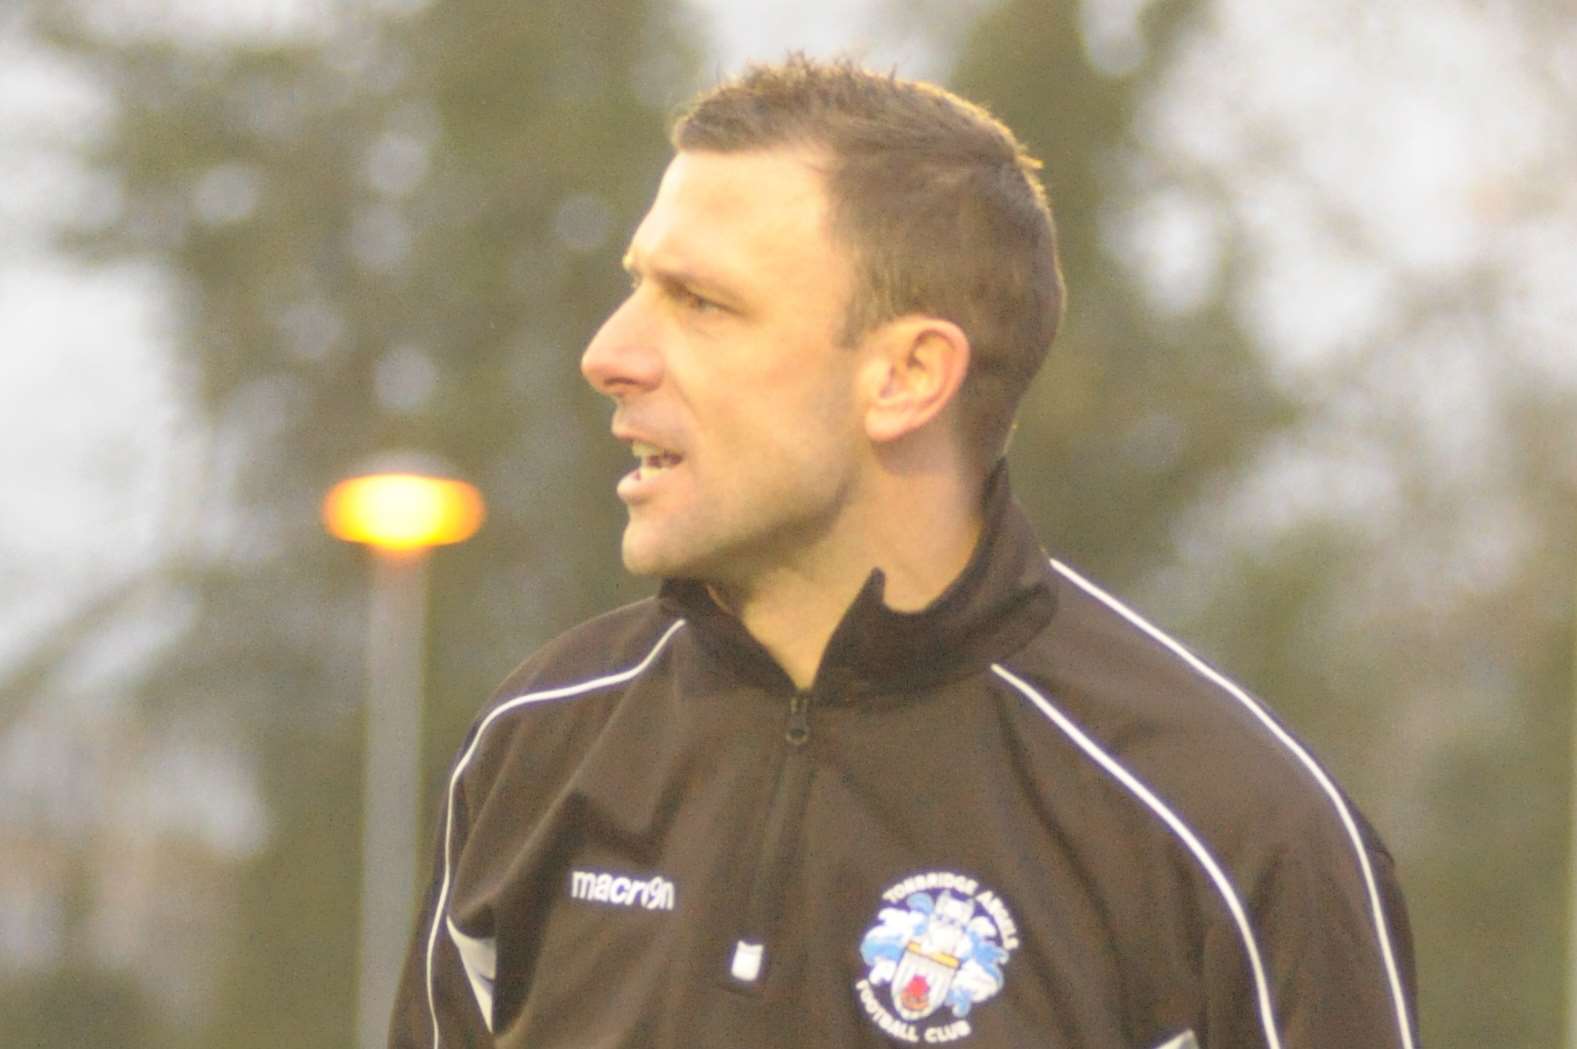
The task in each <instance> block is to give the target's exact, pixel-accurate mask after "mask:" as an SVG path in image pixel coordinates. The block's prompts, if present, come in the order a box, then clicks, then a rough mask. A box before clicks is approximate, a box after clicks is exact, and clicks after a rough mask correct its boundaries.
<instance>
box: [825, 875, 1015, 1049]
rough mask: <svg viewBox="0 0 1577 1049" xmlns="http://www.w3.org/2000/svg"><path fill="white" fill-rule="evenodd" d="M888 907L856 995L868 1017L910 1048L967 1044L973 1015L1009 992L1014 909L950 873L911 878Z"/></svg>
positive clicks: (885, 898)
mask: <svg viewBox="0 0 1577 1049" xmlns="http://www.w3.org/2000/svg"><path fill="white" fill-rule="evenodd" d="M882 902H883V903H884V904H885V906H883V907H882V908H881V910H880V912H879V913H878V914H877V923H876V924H875V925H874V926H872V927H871V928H870V929H868V930H867V931H866V933H865V937H864V939H863V940H862V941H861V943H860V957H861V958H862V959H863V960H864V962H865V966H866V971H865V975H864V977H863V978H861V979H860V980H859V981H858V982H857V983H856V984H855V986H854V989H855V992H856V994H857V995H858V996H859V1000H860V1005H861V1006H862V1007H863V1008H864V1010H865V1013H866V1015H867V1016H869V1017H870V1018H871V1020H872V1022H874V1023H875V1024H876V1026H877V1027H879V1028H881V1029H882V1031H883V1032H885V1033H886V1034H887V1035H889V1036H891V1037H893V1038H896V1039H898V1040H900V1041H904V1042H911V1043H918V1042H921V1041H924V1042H926V1043H928V1044H932V1045H936V1044H942V1043H946V1042H954V1041H958V1040H959V1039H961V1038H965V1037H967V1036H968V1035H969V1034H970V1033H971V1031H972V1030H973V1028H972V1027H971V1026H970V1023H969V1020H968V1019H967V1017H968V1016H969V1013H970V1011H971V1010H972V1009H973V1008H974V1007H975V1006H976V1005H979V1004H980V1003H981V1002H984V1001H986V1000H987V999H989V998H992V997H994V996H995V995H996V994H997V992H998V991H1000V990H1002V985H1003V981H1004V976H1003V971H1002V969H1003V966H1004V965H1005V964H1006V963H1007V960H1008V957H1009V955H1011V954H1012V953H1013V951H1014V950H1015V949H1017V947H1018V943H1019V941H1018V926H1017V925H1016V924H1015V923H1014V921H1013V916H1012V915H1011V914H1010V913H1009V912H1008V908H1007V905H1006V904H1004V903H1003V902H1002V900H1001V898H1000V897H998V896H997V894H996V893H994V892H992V891H991V890H990V889H983V888H982V887H981V886H980V883H979V882H978V881H976V880H975V879H974V878H970V877H968V876H966V875H962V874H955V873H952V872H950V871H929V872H926V873H924V874H916V875H913V876H912V877H909V878H905V879H904V880H903V881H901V882H899V883H898V884H896V885H894V886H893V887H892V888H890V889H888V890H887V891H886V892H884V893H883V894H882Z"/></svg>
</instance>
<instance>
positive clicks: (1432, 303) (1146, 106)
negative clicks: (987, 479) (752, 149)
mask: <svg viewBox="0 0 1577 1049" xmlns="http://www.w3.org/2000/svg"><path fill="white" fill-rule="evenodd" d="M1267 19H1269V20H1268V21H1267ZM1238 34H1241V35H1238ZM1563 40H1564V41H1566V43H1565V44H1564V45H1563V44H1562V43H1561V41H1563ZM1572 40H1573V33H1572V32H1571V30H1570V27H1569V26H1565V25H1562V24H1560V23H1559V21H1558V20H1556V19H1555V17H1554V15H1553V12H1552V11H1551V10H1550V9H1549V8H1548V6H1547V5H1542V4H1540V3H1537V2H1536V0H1529V2H1527V3H1523V4H1514V5H1504V6H1502V7H1499V8H1496V9H1495V10H1494V11H1488V10H1486V9H1483V8H1481V7H1479V6H1477V5H1471V4H1464V5H1455V4H1452V5H1445V6H1442V7H1440V8H1438V9H1435V10H1433V11H1432V17H1431V19H1430V20H1428V24H1427V25H1425V24H1421V23H1420V22H1419V21H1417V20H1413V19H1407V20H1399V21H1398V20H1392V19H1390V18H1389V17H1385V18H1377V17H1374V16H1373V12H1372V9H1370V8H1367V7H1365V5H1361V4H1354V5H1335V6H1332V5H1329V4H1310V5H1290V6H1288V7H1287V8H1286V9H1285V10H1284V9H1281V8H1278V9H1277V13H1276V14H1275V15H1274V16H1271V15H1269V14H1268V13H1266V12H1265V11H1264V10H1263V9H1262V8H1260V7H1259V6H1258V5H1254V4H1252V3H1247V4H1238V3H1234V2H1231V0H1214V2H1209V3H1202V2H1201V3H1194V2H1182V0H1180V2H1159V0H1158V2H1152V3H1144V2H1139V3H1098V2H1094V0H1088V2H1085V3H1081V4H1045V3H1036V2H1031V0H1005V2H1002V3H999V4H995V5H992V6H991V7H990V8H989V9H988V10H987V11H986V12H985V13H984V15H983V16H982V17H981V18H980V19H979V20H978V22H976V23H975V24H974V25H973V26H972V27H971V29H970V32H969V33H968V34H967V36H966V38H965V43H964V46H963V48H962V50H961V53H960V54H961V57H960V60H959V62H958V65H957V67H956V71H955V74H954V76H953V78H952V83H953V85H954V86H956V87H958V88H959V89H961V90H962V91H963V92H964V93H965V94H968V95H970V96H971V97H975V98H980V99H982V100H984V101H986V102H987V103H989V104H990V105H991V107H992V108H993V110H994V111H995V112H997V113H998V114H999V115H1001V116H1002V117H1004V119H1006V121H1007V122H1008V123H1009V124H1010V125H1012V126H1013V127H1014V128H1016V129H1017V130H1019V131H1020V132H1021V134H1022V135H1023V136H1024V137H1025V138H1026V139H1027V140H1028V142H1029V143H1030V144H1031V146H1032V147H1033V148H1034V150H1035V151H1036V152H1037V153H1038V154H1039V155H1041V156H1042V157H1044V158H1045V159H1046V161H1047V182H1048V186H1049V188H1050V190H1051V193H1052V197H1053V203H1054V207H1055V209H1056V211H1057V216H1058V222H1059V229H1060V232H1061V234H1062V237H1063V250H1064V264H1065V268H1066V270H1067V273H1068V275H1069V284H1070V288H1071V293H1070V309H1069V315H1068V321H1067V325H1066V329H1065V333H1064V334H1063V335H1062V336H1061V337H1060V338H1059V342H1058V344H1057V346H1056V348H1055V349H1054V351H1053V355H1052V359H1051V361H1050V362H1049V364H1048V367H1047V370H1046V374H1045V375H1044V376H1043V377H1042V379H1041V380H1040V382H1039V385H1038V388H1037V390H1036V391H1035V393H1034V394H1033V395H1032V398H1031V401H1030V403H1029V405H1028V408H1027V412H1026V417H1025V419H1024V422H1023V424H1022V426H1021V429H1020V432H1019V434H1018V436H1017V438H1016V443H1015V447H1014V449H1013V453H1012V454H1013V459H1014V462H1015V476H1016V478H1017V486H1018V490H1019V494H1020V497H1021V498H1022V499H1023V500H1024V502H1025V503H1026V505H1027V506H1028V508H1029V509H1030V511H1031V513H1032V514H1033V515H1034V516H1035V517H1036V518H1037V519H1038V520H1039V521H1040V522H1041V524H1042V527H1043V529H1044V534H1045V535H1046V536H1047V537H1048V540H1049V542H1050V543H1051V544H1052V546H1053V549H1054V550H1057V551H1058V552H1060V553H1062V554H1063V555H1064V556H1067V557H1068V558H1069V559H1071V560H1072V561H1074V563H1076V564H1079V565H1081V566H1085V565H1087V566H1088V567H1089V568H1090V570H1091V571H1092V572H1093V573H1094V574H1095V575H1096V576H1097V578H1100V579H1105V580H1110V581H1111V582H1112V584H1113V586H1114V587H1115V588H1116V589H1117V590H1118V592H1119V593H1123V594H1125V595H1127V596H1129V597H1130V598H1131V599H1132V600H1134V601H1135V603H1136V604H1137V605H1138V606H1139V607H1140V608H1141V609H1142V610H1144V611H1145V612H1146V613H1147V614H1150V615H1152V616H1153V617H1154V618H1155V619H1156V620H1157V621H1159V622H1161V623H1163V624H1165V625H1166V626H1167V627H1168V628H1169V629H1172V630H1174V631H1176V632H1177V633H1178V635H1179V636H1181V637H1184V638H1186V639H1187V640H1188V641H1189V642H1190V643H1191V644H1192V645H1194V646H1195V647H1196V648H1198V649H1200V650H1201V651H1203V652H1204V653H1205V654H1207V655H1208V656H1209V657H1210V658H1212V659H1213V660H1216V661H1219V662H1220V663H1222V664H1223V665H1224V666H1225V667H1227V668H1228V669H1229V670H1230V671H1231V672H1232V673H1233V674H1234V676H1236V677H1238V679H1239V680H1242V681H1243V682H1245V683H1246V684H1247V685H1248V686H1249V687H1251V688H1253V689H1254V690H1256V691H1259V692H1261V693H1263V694H1265V695H1267V696H1268V697H1269V698H1270V700H1271V701H1272V704H1273V706H1274V707H1275V708H1276V709H1277V710H1278V711H1280V712H1281V713H1282V715H1283V716H1284V717H1285V718H1286V719H1287V720H1288V722H1289V723H1290V724H1291V725H1292V726H1294V728H1295V730H1296V731H1298V732H1299V733H1300V734H1302V735H1303V736H1305V737H1306V738H1308V739H1309V740H1310V741H1311V742H1312V743H1313V744H1314V746H1315V748H1316V750H1317V751H1318V752H1319V753H1321V754H1322V756H1323V757H1324V758H1325V759H1326V760H1327V761H1328V762H1329V763H1330V764H1331V765H1332V766H1333V767H1334V768H1335V769H1336V770H1337V772H1338V774H1339V775H1340V777H1341V778H1342V780H1343V781H1344V783H1345V785H1346V786H1347V787H1348V789H1349V790H1351V791H1352V792H1353V793H1354V794H1355V795H1356V796H1357V798H1358V800H1359V801H1360V803H1361V804H1362V805H1363V807H1364V808H1365V810H1366V811H1367V812H1368V813H1369V814H1370V816H1371V817H1373V818H1374V819H1375V821H1376V822H1377V823H1378V825H1379V827H1380V829H1381V831H1382V834H1384V836H1385V837H1386V839H1387V840H1388V842H1389V843H1390V844H1391V846H1392V848H1393V850H1394V851H1395V852H1396V853H1397V855H1398V858H1399V861H1400V863H1401V868H1402V876H1403V882H1404V885H1405V886H1406V887H1407V889H1408V890H1409V894H1410V903H1411V907H1412V911H1413V918H1414V924H1415V927H1416V930H1417V939H1418V945H1419V956H1420V965H1421V969H1422V972H1423V991H1424V993H1423V997H1422V1003H1423V1011H1424V1016H1423V1028H1424V1037H1425V1041H1426V1043H1427V1044H1431V1045H1435V1046H1437V1047H1457V1046H1460V1047H1464V1049H1466V1047H1469V1046H1478V1045H1484V1044H1495V1045H1502V1046H1519V1047H1527V1049H1533V1047H1535V1046H1544V1045H1549V1044H1554V1042H1555V1040H1556V1038H1555V1033H1556V1031H1557V1030H1558V1028H1559V1024H1560V1020H1561V1014H1562V1008H1561V997H1562V990H1563V980H1562V975H1563V973H1564V971H1565V961H1564V958H1563V955H1562V948H1563V945H1564V939H1563V931H1564V930H1565V928H1566V925H1565V922H1564V919H1563V914H1564V910H1565V906H1566V901H1565V898H1564V893H1565V892H1566V881H1565V878H1564V877H1563V871H1564V870H1565V869H1566V866H1567V863H1566V860H1567V849H1568V845H1567V843H1568V841H1569V840H1570V839H1569V827H1568V822H1569V820H1570V810H1569V808H1568V794H1567V791H1566V790H1565V789H1564V785H1565V784H1568V783H1569V782H1570V778H1571V770H1570V762H1571V753H1572V751H1571V743H1570V739H1571V724H1572V721H1571V719H1572V715H1571V711H1570V707H1571V695H1572V692H1571V688H1572V686H1571V675H1572V673H1573V668H1572V666H1571V658H1572V657H1571V636H1572V635H1571V631H1572V629H1573V623H1572V611H1571V609H1572V593H1571V591H1572V586H1573V583H1572V576H1573V567H1574V566H1573V563H1572V556H1571V551H1572V549H1573V538H1572V537H1573V536H1574V535H1577V431H1574V430H1573V428H1572V425H1571V420H1572V419H1573V418H1577V382H1574V380H1577V375H1574V373H1573V371H1572V368H1571V358H1570V355H1569V328H1567V329H1565V332H1567V334H1562V331H1563V329H1562V327H1561V325H1560V324H1559V323H1558V322H1557V321H1556V320H1555V318H1556V317H1558V316H1561V315H1563V314H1562V313H1561V311H1562V310H1563V309H1564V311H1565V312H1564V315H1565V316H1568V317H1569V316H1570V315H1571V311H1570V308H1569V307H1566V306H1563V305H1562V304H1563V303H1564V302H1565V301H1566V300H1565V297H1563V296H1560V295H1556V296H1550V295H1547V294H1546V295H1544V297H1543V298H1537V297H1536V296H1538V294H1539V293H1538V291H1537V289H1538V288H1539V287H1541V286H1542V283H1541V282H1544V281H1547V280H1549V279H1550V277H1549V274H1551V273H1565V274H1566V278H1565V279H1566V280H1568V281H1569V279H1570V255H1569V253H1566V252H1562V251H1560V250H1553V249H1552V248H1551V247H1550V245H1549V234H1548V233H1547V232H1541V230H1545V231H1547V230H1548V229H1549V228H1552V227H1558V228H1561V229H1565V230H1567V231H1568V235H1570V231H1572V230H1573V229H1574V228H1577V193H1574V192H1573V191H1572V189H1571V186H1572V183H1571V182H1570V180H1569V178H1563V177H1562V176H1560V175H1559V174H1556V173H1557V172H1559V171H1562V170H1564V171H1567V172H1569V170H1570V166H1571V164H1572V163H1573V162H1574V161H1577V155H1574V151H1573V140H1572V139H1571V138H1570V136H1564V137H1563V136H1559V135H1555V136H1546V137H1544V138H1542V139H1541V138H1539V137H1537V136H1535V137H1531V138H1529V137H1523V136H1521V135H1519V134H1518V133H1517V131H1516V130H1515V128H1516V127H1518V126H1521V125H1523V124H1525V125H1527V126H1531V127H1543V126H1548V127H1550V128H1554V127H1556V126H1558V125H1560V124H1562V122H1563V121H1564V120H1565V119H1566V118H1565V117H1564V116H1562V115H1561V114H1564V113H1568V112H1569V111H1570V106H1571V104H1572V102H1573V99H1572V97H1571V96H1572V95H1573V94H1574V93H1577V91H1574V87H1573V83H1572V81H1571V80H1570V78H1569V77H1562V76H1561V75H1560V74H1559V73H1558V72H1557V71H1558V70H1559V69H1560V68H1561V63H1562V62H1563V61H1564V60H1565V59H1563V58H1562V56H1563V55H1569V48H1570V46H1571V41H1572ZM1563 47H1565V48H1566V49H1567V50H1563ZM1445 54H1451V55H1454V56H1456V57H1457V60H1459V61H1463V62H1464V63H1470V64H1466V65H1465V66H1464V69H1457V68H1456V67H1454V66H1451V65H1450V64H1449V63H1447V64H1442V63H1443V59H1442V57H1441V56H1442V55H1445ZM1381 55H1385V56H1387V57H1386V58H1385V59H1380V58H1379V56H1381ZM1511 55H1514V56H1516V57H1515V59H1514V60H1507V59H1506V56H1511ZM1507 61H1510V62H1511V63H1512V64H1510V65H1508V64H1507ZM1446 69H1450V70H1451V72H1450V73H1449V74H1445V73H1443V72H1442V71H1443V70H1446ZM1468 69H1471V70H1472V72H1467V71H1466V70H1468ZM1512 69H1516V70H1517V71H1518V72H1516V73H1515V74H1513V73H1512V72H1511V70H1512ZM1410 75H1411V77H1412V79H1409V76H1410ZM1464 77H1468V78H1473V77H1476V78H1477V79H1472V80H1471V82H1473V83H1475V84H1477V85H1478V87H1477V88H1476V89H1475V92H1474V94H1473V95H1471V96H1467V97H1463V96H1460V95H1459V94H1457V93H1456V92H1455V91H1454V88H1455V87H1456V86H1457V85H1458V84H1460V83H1461V82H1463V78H1464ZM1479 97H1482V98H1483V99H1484V100H1485V101H1484V102H1483V105H1484V106H1485V107H1486V109H1487V111H1488V112H1487V113H1486V114H1484V116H1483V119H1482V120H1481V121H1479V122H1478V123H1474V121H1475V120H1476V119H1478V117H1479V114H1478V113H1477V112H1476V108H1477V102H1476V99H1477V98H1479ZM1469 99H1473V100H1474V101H1469ZM1512 111H1515V112H1516V114H1517V116H1516V120H1514V121H1512V122H1511V129H1505V126H1506V120H1505V115H1506V114H1507V113H1508V112H1512ZM1409 136H1416V137H1409ZM1447 142H1450V143H1453V144H1454V145H1456V146H1457V147H1458V148H1456V149H1454V150H1451V151H1450V152H1444V151H1442V145H1443V143H1447ZM1563 143H1564V144H1563ZM1393 144H1394V145H1393ZM1448 157H1449V158H1450V159H1449V162H1448V161H1447V158H1448ZM1442 172H1444V173H1442ZM1513 172H1515V174H1513ZM1376 186H1379V187H1382V188H1383V189H1384V192H1383V193H1382V192H1380V191H1379V190H1378V189H1376V188H1375V187H1376ZM1398 211H1407V212H1408V214H1409V215H1410V216H1411V217H1412V218H1413V219H1414V220H1415V221H1414V222H1413V224H1411V225H1408V224H1407V223H1406V222H1405V221H1404V220H1402V219H1400V218H1398V217H1397V214H1396V213H1397V212H1398ZM1443 231H1444V232H1443ZM1563 267H1564V268H1563ZM1563 343H1564V344H1565V346H1566V347H1567V348H1564V349H1563V348H1562V345H1563ZM1563 358H1564V363H1562V361H1563ZM1491 945H1493V946H1491ZM1486 947H1488V948H1489V950H1490V951H1491V952H1492V953H1493V954H1494V955H1495V956H1497V957H1500V958H1501V959H1502V962H1501V963H1499V964H1498V965H1497V966H1496V968H1497V971H1496V972H1495V973H1494V974H1493V975H1492V976H1487V974H1486V972H1485V970H1484V967H1483V958H1484V957H1485V956H1486Z"/></svg>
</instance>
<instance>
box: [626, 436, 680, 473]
mask: <svg viewBox="0 0 1577 1049" xmlns="http://www.w3.org/2000/svg"><path fill="white" fill-rule="evenodd" d="M630 451H631V452H633V453H634V455H635V457H636V458H637V459H639V460H640V461H641V464H640V466H639V467H637V472H638V473H640V474H642V475H646V474H653V473H659V472H661V471H663V470H666V469H668V468H669V467H670V466H677V465H678V463H679V456H677V455H675V454H674V453H673V452H670V451H667V450H665V449H662V448H659V447H657V446H656V445H655V444H647V443H646V442H645V441H631V442H630Z"/></svg>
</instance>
